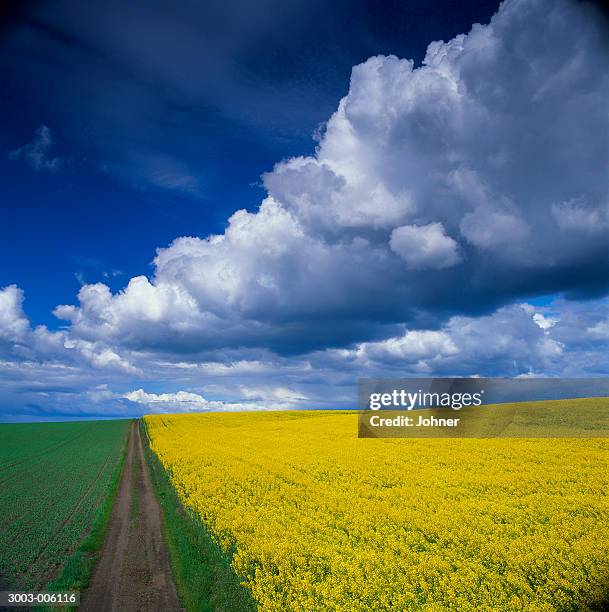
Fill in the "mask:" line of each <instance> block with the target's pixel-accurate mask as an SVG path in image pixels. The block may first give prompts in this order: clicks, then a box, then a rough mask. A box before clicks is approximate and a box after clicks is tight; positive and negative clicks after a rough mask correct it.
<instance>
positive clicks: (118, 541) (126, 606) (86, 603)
mask: <svg viewBox="0 0 609 612" xmlns="http://www.w3.org/2000/svg"><path fill="white" fill-rule="evenodd" d="M181 609H182V608H181V607H180V603H179V600H178V596H177V593H176V588H175V584H174V582H173V578H172V576H171V568H170V565H169V558H168V556H167V550H166V548H165V543H164V541H163V536H162V530H161V514H160V509H159V505H158V503H157V501H156V499H155V497H154V493H153V491H152V486H151V483H150V476H149V474H148V466H147V464H146V461H145V460H144V451H143V448H142V440H141V437H140V430H139V426H138V424H137V422H134V423H133V426H132V428H131V434H130V436H129V446H128V449H127V457H126V460H125V468H124V471H123V477H122V480H121V484H120V487H119V491H118V495H117V498H116V501H115V503H114V508H113V510H112V515H111V517H110V522H109V525H108V531H107V533H106V540H105V542H104V546H103V548H102V552H101V556H100V559H99V561H98V563H97V566H96V568H95V571H94V572H93V577H92V579H91V583H90V585H89V588H88V589H87V590H86V591H85V592H84V593H83V597H82V604H81V606H80V608H79V610H81V611H86V612H148V611H151V612H152V611H158V612H173V611H174V610H175V611H178V610H181Z"/></svg>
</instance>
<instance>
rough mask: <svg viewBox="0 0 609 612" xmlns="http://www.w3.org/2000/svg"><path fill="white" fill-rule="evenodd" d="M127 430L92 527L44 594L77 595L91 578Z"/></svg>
mask: <svg viewBox="0 0 609 612" xmlns="http://www.w3.org/2000/svg"><path fill="white" fill-rule="evenodd" d="M130 432H131V427H130V426H129V427H128V428H127V433H126V435H125V440H124V442H123V448H122V450H121V454H120V457H119V460H118V462H117V464H116V467H115V469H114V473H113V474H112V479H111V481H110V488H109V491H108V495H107V497H106V499H105V501H104V503H103V504H102V505H101V506H100V508H99V510H98V513H97V516H96V517H95V520H94V521H93V526H92V527H91V531H90V532H89V534H88V535H87V537H86V538H85V539H84V540H83V542H82V543H81V545H80V546H79V547H78V549H77V550H76V552H75V553H74V554H73V555H72V556H71V557H70V558H69V559H68V562H67V563H66V564H65V566H64V568H63V571H62V572H61V574H60V575H59V576H58V577H57V578H55V580H52V581H51V582H49V583H48V584H47V585H46V587H45V589H44V590H45V591H49V592H59V591H80V592H81V595H82V593H83V591H84V590H85V589H86V588H87V586H88V585H89V581H90V580H91V576H92V575H93V569H94V568H95V564H96V563H97V559H98V557H99V552H100V551H101V548H102V546H103V544H104V540H105V537H106V530H107V529H108V523H109V522H110V515H111V514H112V508H113V507H114V501H115V500H116V496H117V495H118V489H119V486H120V483H121V478H122V476H123V470H124V468H125V460H126V457H127V446H128V442H129V434H130ZM34 609H35V610H41V611H50V610H52V611H53V612H58V610H64V611H68V610H77V607H75V606H65V607H56V606H55V607H52V608H51V607H37V608H34Z"/></svg>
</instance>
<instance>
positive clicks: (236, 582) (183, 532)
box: [139, 419, 257, 612]
mask: <svg viewBox="0 0 609 612" xmlns="http://www.w3.org/2000/svg"><path fill="white" fill-rule="evenodd" d="M139 426H140V431H141V434H142V441H143V443H144V456H145V458H146V463H147V465H148V469H149V471H150V479H151V482H152V488H153V491H154V494H155V496H156V498H157V501H158V503H159V506H160V508H161V519H162V525H163V539H164V540H165V544H166V546H167V551H168V553H169V562H170V565H171V571H172V575H173V579H174V582H175V585H176V589H177V591H178V597H179V598H180V602H181V604H182V605H183V606H184V608H185V609H186V610H187V611H189V612H191V611H193V612H194V611H197V612H214V611H216V610H222V611H223V612H232V611H234V612H247V611H249V610H252V611H253V610H256V608H257V606H256V603H255V601H254V599H253V598H252V596H251V594H250V592H249V591H248V589H247V588H246V587H245V586H244V585H243V584H242V579H241V578H240V577H239V576H237V575H236V574H235V573H234V571H233V569H232V566H231V557H232V555H229V554H226V553H225V552H224V551H223V550H222V549H221V548H220V546H219V545H218V544H217V543H216V541H215V540H214V539H213V537H212V535H211V534H210V533H209V531H208V529H207V528H206V527H205V525H204V524H203V523H202V522H201V520H200V519H199V518H198V517H197V516H196V515H195V514H194V512H192V511H191V510H188V509H187V508H185V507H184V505H183V504H182V502H181V500H180V499H179V497H178V494H177V492H176V491H175V489H174V487H173V485H172V484H171V480H170V477H169V474H168V473H167V471H166V470H165V468H164V467H163V465H162V464H161V462H160V460H159V458H158V457H157V455H156V453H155V452H154V451H153V450H152V448H151V447H150V440H149V437H148V431H147V428H146V422H145V420H144V419H141V420H140V424H139Z"/></svg>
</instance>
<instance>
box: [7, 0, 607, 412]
mask: <svg viewBox="0 0 609 612" xmlns="http://www.w3.org/2000/svg"><path fill="white" fill-rule="evenodd" d="M548 15H550V16H551V17H552V19H548V18H547V16H548ZM1 24H2V25H1V32H2V37H1V38H0V47H1V51H2V53H1V54H0V73H1V74H2V82H3V83H4V84H5V85H4V89H5V94H4V95H3V96H2V99H1V100H0V105H1V111H2V117H3V123H4V129H3V130H2V131H1V133H0V149H2V151H3V152H4V153H3V154H1V155H0V176H1V177H2V182H1V184H0V190H1V191H0V202H2V223H1V224H0V249H1V250H2V253H1V257H2V264H1V265H0V290H1V291H2V293H0V363H1V364H2V366H1V367H0V381H1V382H2V383H3V390H2V391H0V417H1V418H7V419H10V418H52V417H56V416H72V415H74V416H95V415H102V416H105V415H108V414H138V413H141V412H146V411H148V410H193V409H197V410H208V409H220V408H225V409H247V408H262V407H271V408H272V407H275V408H282V407H306V406H312V407H340V406H345V407H349V406H352V405H353V403H354V400H355V381H356V379H357V377H358V376H361V375H381V376H382V375H387V376H394V375H395V374H396V373H399V374H416V375H434V374H437V375H453V374H455V375H476V374H482V375H502V376H515V375H553V376H557V375H570V376H573V375H579V376H581V375H595V376H598V375H606V374H607V373H609V363H608V361H607V359H606V354H607V353H606V350H607V348H608V342H609V312H608V306H607V298H606V295H607V292H608V291H609V247H608V246H607V245H608V244H609V197H608V195H607V193H608V183H607V176H608V174H607V169H608V168H607V166H608V164H607V157H608V151H607V138H606V133H607V117H606V104H607V99H608V98H607V96H608V76H607V75H608V71H607V68H608V65H607V64H608V58H609V54H608V47H607V40H609V37H607V29H608V25H607V18H606V15H603V13H601V11H600V9H599V8H598V5H597V4H591V3H586V2H575V1H574V0H573V1H567V0H559V1H558V2H549V0H548V1H547V2H546V1H541V0H540V1H539V2H534V1H533V0H510V1H508V2H506V3H505V4H504V5H503V6H502V8H501V9H499V8H498V4H497V3H496V2H433V3H426V4H425V6H423V5H421V3H415V2H397V1H396V2H383V3H378V2H364V1H360V2H332V3H328V2H318V1H314V2H306V3H305V2H301V1H292V2H287V3H285V2H282V3H279V2H275V1H274V0H266V1H265V2H262V3H261V2H257V3H253V2H208V3H202V4H200V5H196V4H188V3H184V4H180V5H176V4H175V3H168V2H161V1H156V2H148V3H131V4H125V3H122V2H116V3H115V2H103V3H102V2H97V1H93V2H88V3H78V2H75V1H74V0H63V1H60V0H54V1H49V2H35V3H28V2H25V3H14V4H13V5H11V7H10V8H9V9H7V10H6V11H5V13H3V15H2V22H1ZM473 24H478V25H473ZM480 24H481V25H480ZM472 26H473V27H472ZM434 41H443V42H434ZM430 43H432V44H431V45H430ZM409 60H412V61H409ZM3 288H4V289H3Z"/></svg>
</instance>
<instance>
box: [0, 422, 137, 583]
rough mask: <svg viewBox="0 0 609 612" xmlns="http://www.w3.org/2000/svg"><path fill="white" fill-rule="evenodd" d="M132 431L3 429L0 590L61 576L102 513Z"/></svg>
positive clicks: (88, 425) (66, 426) (101, 426)
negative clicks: (128, 436) (127, 439)
mask: <svg viewBox="0 0 609 612" xmlns="http://www.w3.org/2000/svg"><path fill="white" fill-rule="evenodd" d="M130 424H131V421H126V420H124V421H94V422H92V421H89V422H75V423H32V424H29V423H28V424H2V425H0V517H1V519H0V589H9V588H11V589H12V588H16V589H36V588H41V587H43V586H45V585H47V584H48V583H49V582H50V581H53V580H55V579H57V578H58V576H60V575H61V574H62V572H64V568H65V566H66V564H67V563H68V561H69V560H70V559H72V560H73V558H74V555H75V553H76V552H77V550H78V548H79V546H80V545H81V544H82V542H83V540H84V539H85V538H86V537H87V536H88V535H89V534H90V531H91V529H92V527H93V526H94V525H95V524H96V522H97V523H99V519H100V515H101V514H103V513H104V512H107V506H108V503H107V501H108V499H107V498H108V496H109V494H110V492H111V490H112V489H113V487H115V486H116V480H117V476H118V472H119V469H120V459H121V456H122V452H121V451H122V449H123V448H124V445H125V440H126V437H127V434H128V429H129V426H130Z"/></svg>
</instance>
